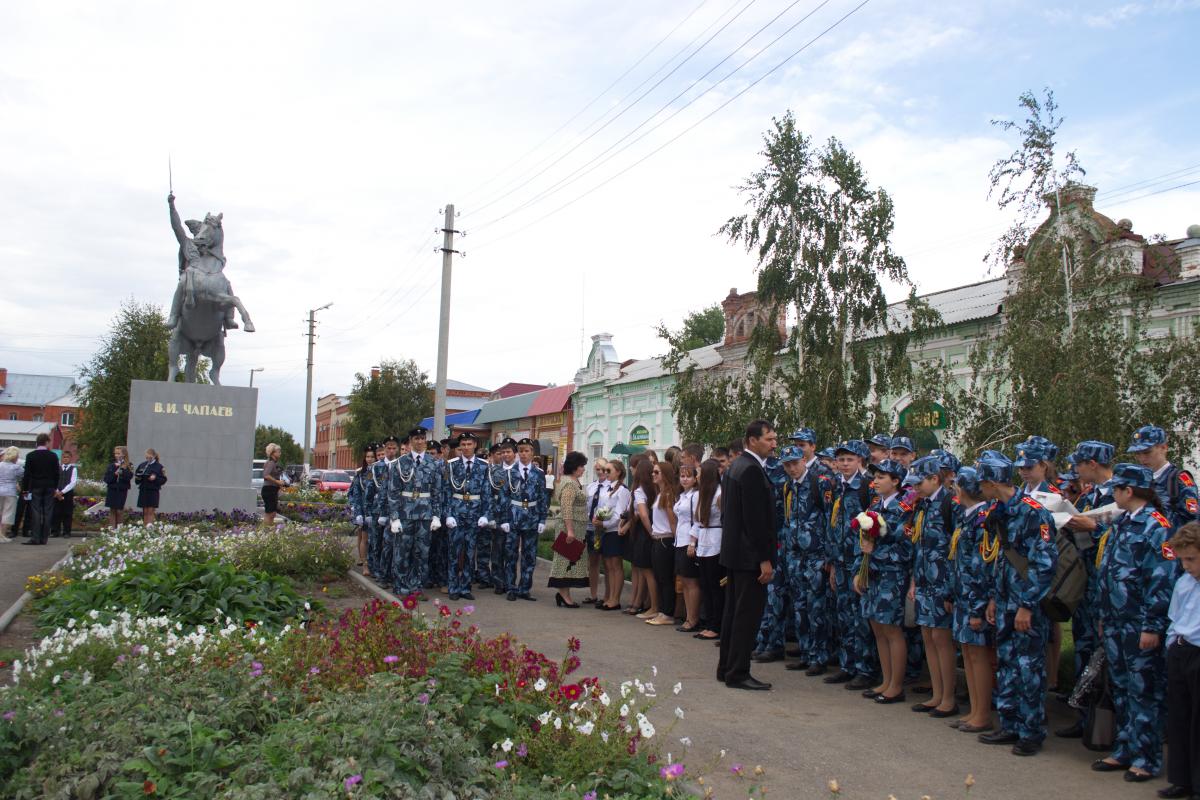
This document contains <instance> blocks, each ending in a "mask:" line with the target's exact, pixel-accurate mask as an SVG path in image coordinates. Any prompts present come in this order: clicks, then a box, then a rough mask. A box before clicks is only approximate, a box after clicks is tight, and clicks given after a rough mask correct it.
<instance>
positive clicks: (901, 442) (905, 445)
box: [892, 436, 917, 453]
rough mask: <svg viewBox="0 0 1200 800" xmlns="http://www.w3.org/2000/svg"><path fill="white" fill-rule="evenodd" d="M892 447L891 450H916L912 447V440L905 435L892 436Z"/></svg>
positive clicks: (911, 451) (912, 451)
mask: <svg viewBox="0 0 1200 800" xmlns="http://www.w3.org/2000/svg"><path fill="white" fill-rule="evenodd" d="M892 449H893V450H907V451H908V452H910V453H915V452H917V448H915V447H913V440H912V439H910V438H908V437H907V436H893V437H892Z"/></svg>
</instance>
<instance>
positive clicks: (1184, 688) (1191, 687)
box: [1167, 642, 1200, 789]
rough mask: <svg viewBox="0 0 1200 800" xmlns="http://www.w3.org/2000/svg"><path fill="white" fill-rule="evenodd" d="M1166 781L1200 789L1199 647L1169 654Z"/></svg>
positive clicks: (1179, 647)
mask: <svg viewBox="0 0 1200 800" xmlns="http://www.w3.org/2000/svg"><path fill="white" fill-rule="evenodd" d="M1167 741H1168V742H1169V743H1170V746H1169V747H1167V780H1168V781H1170V782H1171V783H1173V784H1175V785H1176V786H1186V787H1187V788H1189V789H1198V788H1200V647H1193V646H1192V645H1190V644H1188V643H1187V642H1178V643H1176V644H1173V645H1171V649H1170V650H1168V651H1167Z"/></svg>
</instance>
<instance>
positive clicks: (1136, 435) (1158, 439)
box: [1129, 425, 1167, 453]
mask: <svg viewBox="0 0 1200 800" xmlns="http://www.w3.org/2000/svg"><path fill="white" fill-rule="evenodd" d="M1166 443H1167V432H1166V431H1164V430H1163V429H1162V428H1160V427H1158V426H1157V425H1143V426H1142V427H1140V428H1138V429H1137V430H1136V431H1134V432H1133V444H1131V445H1129V452H1131V453H1141V452H1144V451H1146V450H1149V449H1150V448H1151V447H1154V446H1155V445H1156V444H1166Z"/></svg>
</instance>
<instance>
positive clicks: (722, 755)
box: [721, 750, 725, 758]
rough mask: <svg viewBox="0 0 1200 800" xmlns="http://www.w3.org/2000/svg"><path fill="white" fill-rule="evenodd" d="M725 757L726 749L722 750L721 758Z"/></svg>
mask: <svg viewBox="0 0 1200 800" xmlns="http://www.w3.org/2000/svg"><path fill="white" fill-rule="evenodd" d="M724 757H725V751H724V750H722V751H721V758H724Z"/></svg>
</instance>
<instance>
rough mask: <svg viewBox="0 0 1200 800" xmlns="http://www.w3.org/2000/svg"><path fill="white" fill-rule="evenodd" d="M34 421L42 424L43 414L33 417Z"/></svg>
mask: <svg viewBox="0 0 1200 800" xmlns="http://www.w3.org/2000/svg"><path fill="white" fill-rule="evenodd" d="M33 421H34V422H41V421H42V415H41V414H34V415H33Z"/></svg>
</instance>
